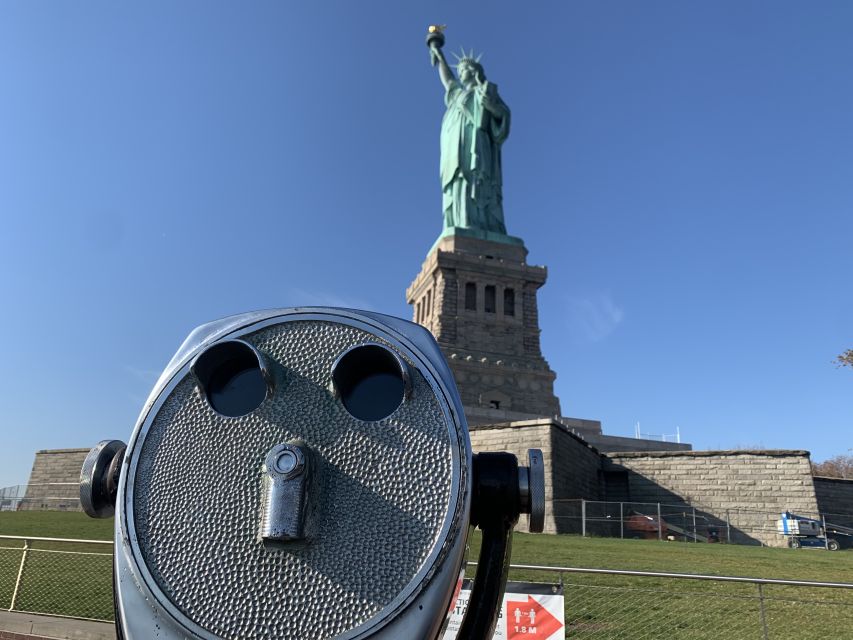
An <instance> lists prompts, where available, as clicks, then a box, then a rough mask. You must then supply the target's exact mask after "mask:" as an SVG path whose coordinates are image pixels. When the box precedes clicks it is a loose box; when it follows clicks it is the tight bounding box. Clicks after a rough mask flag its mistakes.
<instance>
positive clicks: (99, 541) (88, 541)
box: [0, 536, 113, 544]
mask: <svg viewBox="0 0 853 640" xmlns="http://www.w3.org/2000/svg"><path fill="white" fill-rule="evenodd" d="M0 540H31V541H32V540H38V541H39V542H77V543H85V544H113V541H112V540H78V539H75V538H37V537H35V536H0Z"/></svg>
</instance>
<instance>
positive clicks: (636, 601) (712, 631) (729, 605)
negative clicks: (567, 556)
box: [510, 565, 853, 640]
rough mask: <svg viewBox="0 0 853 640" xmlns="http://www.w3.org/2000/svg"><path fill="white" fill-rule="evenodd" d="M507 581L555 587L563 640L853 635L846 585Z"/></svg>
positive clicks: (556, 574)
mask: <svg viewBox="0 0 853 640" xmlns="http://www.w3.org/2000/svg"><path fill="white" fill-rule="evenodd" d="M510 578H511V579H513V580H529V581H546V580H554V579H558V580H559V581H560V583H561V584H562V585H563V589H564V594H565V619H566V633H565V637H566V638H582V639H584V640H599V639H600V640H604V639H607V640H614V639H617V638H619V639H623V638H630V639H631V640H659V639H660V638H662V637H673V638H678V639H679V640H720V638H727V639H729V638H731V639H734V640H782V639H786V640H787V639H789V638H792V637H796V638H798V640H810V639H814V640H823V639H824V638H839V639H840V638H848V637H850V634H851V629H853V584H835V583H821V582H806V581H792V580H760V579H751V578H734V577H725V576H696V575H690V574H667V573H653V572H644V571H615V570H607V569H577V568H570V567H563V568H560V567H547V566H524V565H512V567H511V570H510Z"/></svg>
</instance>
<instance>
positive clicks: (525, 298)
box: [406, 234, 560, 425]
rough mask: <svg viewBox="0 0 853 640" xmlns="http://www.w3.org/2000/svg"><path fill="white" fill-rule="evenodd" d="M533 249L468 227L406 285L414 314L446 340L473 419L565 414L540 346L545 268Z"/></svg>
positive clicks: (439, 247) (443, 241)
mask: <svg viewBox="0 0 853 640" xmlns="http://www.w3.org/2000/svg"><path fill="white" fill-rule="evenodd" d="M526 258H527V249H526V248H525V247H524V244H523V243H521V242H520V241H519V242H518V243H508V242H505V241H502V242H497V241H493V240H488V239H483V238H478V237H470V236H465V235H462V234H453V235H447V236H443V237H441V238H439V240H438V242H437V243H436V245H435V246H434V248H433V249H432V251H430V253H429V255H428V256H427V258H426V260H425V261H424V264H423V266H422V268H421V272H420V273H419V274H418V276H417V277H416V278H415V280H414V282H412V284H411V285H410V286H409V288H408V289H407V290H406V301H407V302H408V303H409V304H411V305H412V307H413V309H414V313H413V316H414V321H415V322H417V323H419V324H422V325H423V326H425V327H426V328H427V329H429V330H430V331H431V332H432V334H433V335H434V336H435V338H436V340H437V341H438V344H439V346H440V347H441V349H442V351H443V352H444V355H445V357H447V359H448V362H449V363H450V368H451V370H452V371H453V374H454V376H455V377H456V382H457V385H458V386H459V392H460V394H461V396H462V403H463V405H464V406H465V407H466V415H467V417H468V419H469V422H470V423H471V424H472V425H474V424H494V423H495V422H496V418H499V417H500V415H503V414H505V415H506V417H507V420H519V419H525V418H533V417H541V416H559V415H560V401H559V400H558V399H557V397H556V396H555V395H554V379H555V378H556V374H555V373H554V372H553V371H552V370H551V368H550V367H549V366H548V363H547V362H546V361H545V358H543V357H542V352H541V350H540V345H539V333H540V329H539V314H538V309H537V302H536V291H537V290H538V289H539V287H541V286H542V285H543V284H545V279H546V277H547V274H548V271H547V269H546V268H545V267H540V266H533V265H529V264H527V261H526Z"/></svg>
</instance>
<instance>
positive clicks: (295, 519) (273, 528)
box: [260, 444, 310, 542]
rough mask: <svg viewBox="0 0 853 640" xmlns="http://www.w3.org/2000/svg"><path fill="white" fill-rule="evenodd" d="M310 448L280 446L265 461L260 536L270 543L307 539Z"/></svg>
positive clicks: (271, 451)
mask: <svg viewBox="0 0 853 640" xmlns="http://www.w3.org/2000/svg"><path fill="white" fill-rule="evenodd" d="M306 458H307V449H306V448H305V447H304V445H303V446H299V445H297V444H277V445H276V446H274V447H273V448H272V449H271V450H270V451H269V453H267V457H266V461H265V462H264V469H263V470H264V477H263V496H262V498H261V501H262V502H261V504H262V509H261V523H260V537H261V539H262V540H264V541H266V542H289V541H292V540H302V539H303V538H305V520H306V516H307V509H308V505H307V490H308V484H309V475H308V473H309V472H310V464H309V462H308V460H307V459H306Z"/></svg>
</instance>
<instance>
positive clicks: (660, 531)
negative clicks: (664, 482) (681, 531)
mask: <svg viewBox="0 0 853 640" xmlns="http://www.w3.org/2000/svg"><path fill="white" fill-rule="evenodd" d="M658 540H663V525H662V524H661V521H660V502H658Z"/></svg>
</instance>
